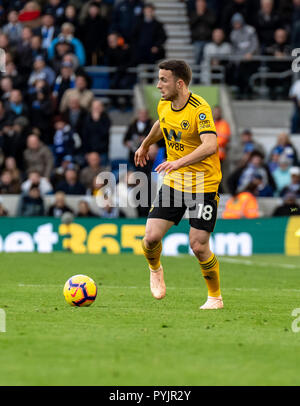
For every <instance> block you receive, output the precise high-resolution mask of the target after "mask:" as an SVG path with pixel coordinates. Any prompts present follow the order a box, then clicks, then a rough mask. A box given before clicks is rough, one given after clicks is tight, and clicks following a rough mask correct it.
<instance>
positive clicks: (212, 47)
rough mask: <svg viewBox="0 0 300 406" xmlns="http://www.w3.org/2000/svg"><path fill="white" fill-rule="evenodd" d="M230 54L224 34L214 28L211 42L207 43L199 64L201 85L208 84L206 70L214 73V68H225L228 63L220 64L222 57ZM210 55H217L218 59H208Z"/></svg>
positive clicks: (229, 46) (229, 45)
mask: <svg viewBox="0 0 300 406" xmlns="http://www.w3.org/2000/svg"><path fill="white" fill-rule="evenodd" d="M231 53H232V46H231V44H230V43H229V42H227V41H225V34H224V31H223V30H222V29H221V28H215V29H214V30H213V32H212V41H211V42H208V43H207V44H206V45H205V46H204V49H203V59H202V63H201V68H202V72H201V81H202V83H205V84H206V83H209V76H208V75H209V74H208V70H209V69H211V70H212V72H214V70H216V69H214V68H219V67H220V66H221V65H222V66H224V68H225V75H226V66H227V65H228V63H227V62H226V61H225V62H223V63H222V56H225V57H226V56H229V55H231ZM212 55H217V56H219V57H220V59H219V58H213V59H211V58H210V57H211V56H212Z"/></svg>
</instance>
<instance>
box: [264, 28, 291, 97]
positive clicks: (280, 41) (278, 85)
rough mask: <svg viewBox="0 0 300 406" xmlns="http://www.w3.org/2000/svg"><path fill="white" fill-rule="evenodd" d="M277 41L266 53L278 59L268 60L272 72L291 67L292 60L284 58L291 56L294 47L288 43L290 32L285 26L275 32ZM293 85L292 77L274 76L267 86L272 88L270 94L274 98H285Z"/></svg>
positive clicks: (283, 70) (282, 70)
mask: <svg viewBox="0 0 300 406" xmlns="http://www.w3.org/2000/svg"><path fill="white" fill-rule="evenodd" d="M274 39H275V43H273V45H271V46H270V47H267V48H266V54H267V55H270V56H273V57H274V58H275V59H276V61H274V62H272V61H271V62H268V64H267V65H268V68H269V71H270V72H275V73H276V72H278V73H282V72H287V71H289V70H290V69H291V62H290V61H289V60H283V59H284V58H289V57H290V56H291V51H292V48H291V46H290V44H289V43H288V32H287V31H286V30H284V29H283V28H278V29H277V30H276V31H275V34H274ZM290 85H291V78H290V77H286V78H278V79H276V78H274V79H268V80H267V86H268V87H269V89H270V96H271V98H272V99H279V100H281V99H283V98H287V97H288V93H289V88H290Z"/></svg>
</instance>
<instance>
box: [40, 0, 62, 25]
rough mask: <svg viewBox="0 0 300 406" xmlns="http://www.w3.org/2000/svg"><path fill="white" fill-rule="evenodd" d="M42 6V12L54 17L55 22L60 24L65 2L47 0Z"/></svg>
mask: <svg viewBox="0 0 300 406" xmlns="http://www.w3.org/2000/svg"><path fill="white" fill-rule="evenodd" d="M47 3H48V4H46V5H45V7H44V13H47V14H51V15H53V16H54V18H55V24H56V25H57V26H60V25H61V24H62V23H63V21H64V13H65V2H64V1H63V0H48V1H47Z"/></svg>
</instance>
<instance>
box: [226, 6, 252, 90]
mask: <svg viewBox="0 0 300 406" xmlns="http://www.w3.org/2000/svg"><path fill="white" fill-rule="evenodd" d="M231 24H232V27H233V29H232V31H231V33H230V41H231V43H232V46H233V55H234V56H237V57H239V58H241V59H240V61H239V62H236V63H235V65H234V69H233V82H232V83H233V84H236V85H237V86H238V88H239V93H240V96H241V97H247V98H248V96H249V93H250V91H251V89H250V88H249V77H250V76H251V74H252V73H253V72H254V71H255V70H256V65H257V64H256V63H255V62H253V61H252V62H251V60H252V57H253V55H255V54H256V53H257V52H258V49H259V42H258V38H257V34H256V31H255V28H254V27H252V26H250V25H247V24H245V20H244V17H243V16H242V15H241V14H238V13H237V14H234V15H233V17H232V19H231Z"/></svg>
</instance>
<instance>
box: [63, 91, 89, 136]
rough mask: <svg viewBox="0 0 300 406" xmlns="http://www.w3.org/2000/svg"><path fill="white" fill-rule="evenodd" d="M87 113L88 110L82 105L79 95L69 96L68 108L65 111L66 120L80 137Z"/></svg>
mask: <svg viewBox="0 0 300 406" xmlns="http://www.w3.org/2000/svg"><path fill="white" fill-rule="evenodd" d="M86 115H87V111H86V110H85V109H84V108H82V107H81V106H80V99H79V97H77V96H76V95H75V96H72V97H70V98H69V102H68V107H67V110H66V111H65V112H64V113H63V118H64V120H65V121H66V122H67V123H68V124H70V126H71V129H72V131H73V132H75V133H77V134H78V135H79V136H80V137H81V134H82V131H83V124H84V121H85V118H86Z"/></svg>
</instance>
